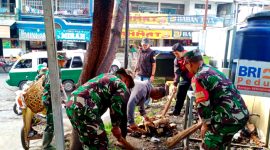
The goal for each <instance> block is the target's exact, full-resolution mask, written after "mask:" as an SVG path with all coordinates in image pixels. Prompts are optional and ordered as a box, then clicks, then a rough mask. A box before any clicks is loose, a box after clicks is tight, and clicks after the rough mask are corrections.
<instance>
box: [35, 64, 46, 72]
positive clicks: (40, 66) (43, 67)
mask: <svg viewBox="0 0 270 150" xmlns="http://www.w3.org/2000/svg"><path fill="white" fill-rule="evenodd" d="M43 69H46V67H45V65H43V64H39V65H38V66H37V71H40V70H43Z"/></svg>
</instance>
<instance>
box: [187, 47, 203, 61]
mask: <svg viewBox="0 0 270 150" xmlns="http://www.w3.org/2000/svg"><path fill="white" fill-rule="evenodd" d="M183 57H184V58H185V59H186V60H188V61H198V60H201V59H202V54H201V52H200V50H199V49H195V50H191V51H188V52H186V53H185V54H184V56H183Z"/></svg>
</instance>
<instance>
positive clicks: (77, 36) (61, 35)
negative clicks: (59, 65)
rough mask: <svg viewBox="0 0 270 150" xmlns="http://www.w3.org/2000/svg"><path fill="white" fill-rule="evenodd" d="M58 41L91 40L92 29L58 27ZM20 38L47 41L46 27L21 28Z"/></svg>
mask: <svg viewBox="0 0 270 150" xmlns="http://www.w3.org/2000/svg"><path fill="white" fill-rule="evenodd" d="M55 34H56V40H57V41H74V42H90V40H91V38H90V31H87V30H62V29H56V32H55ZM19 39H20V40H23V41H46V36H45V30H44V29H34V28H25V29H19Z"/></svg>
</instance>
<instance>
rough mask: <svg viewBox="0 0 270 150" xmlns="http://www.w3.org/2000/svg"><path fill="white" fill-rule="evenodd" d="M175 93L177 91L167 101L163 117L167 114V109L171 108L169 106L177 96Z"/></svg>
mask: <svg viewBox="0 0 270 150" xmlns="http://www.w3.org/2000/svg"><path fill="white" fill-rule="evenodd" d="M175 94H176V92H173V94H172V96H171V97H170V99H169V100H168V101H167V103H166V105H165V107H164V109H163V111H162V114H161V116H162V117H164V116H165V115H166V113H167V111H168V110H169V107H170V106H171V103H172V100H173V98H174V97H175Z"/></svg>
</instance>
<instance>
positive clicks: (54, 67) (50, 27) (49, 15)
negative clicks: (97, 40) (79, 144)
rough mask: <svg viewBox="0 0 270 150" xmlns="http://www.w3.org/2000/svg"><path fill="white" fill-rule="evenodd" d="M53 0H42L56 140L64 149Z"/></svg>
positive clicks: (62, 149)
mask: <svg viewBox="0 0 270 150" xmlns="http://www.w3.org/2000/svg"><path fill="white" fill-rule="evenodd" d="M53 2H54V1H53V0H42V3H43V12H44V24H45V33H46V45H47V53H48V66H49V71H50V73H49V77H50V83H51V85H50V88H51V89H50V90H51V99H52V110H53V122H54V133H55V140H56V149H57V150H64V148H65V147H64V130H63V117H62V106H61V100H60V99H61V95H60V80H59V68H58V61H57V57H56V54H57V52H56V41H55V30H54V16H53V12H54V11H53V8H54V7H53Z"/></svg>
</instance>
